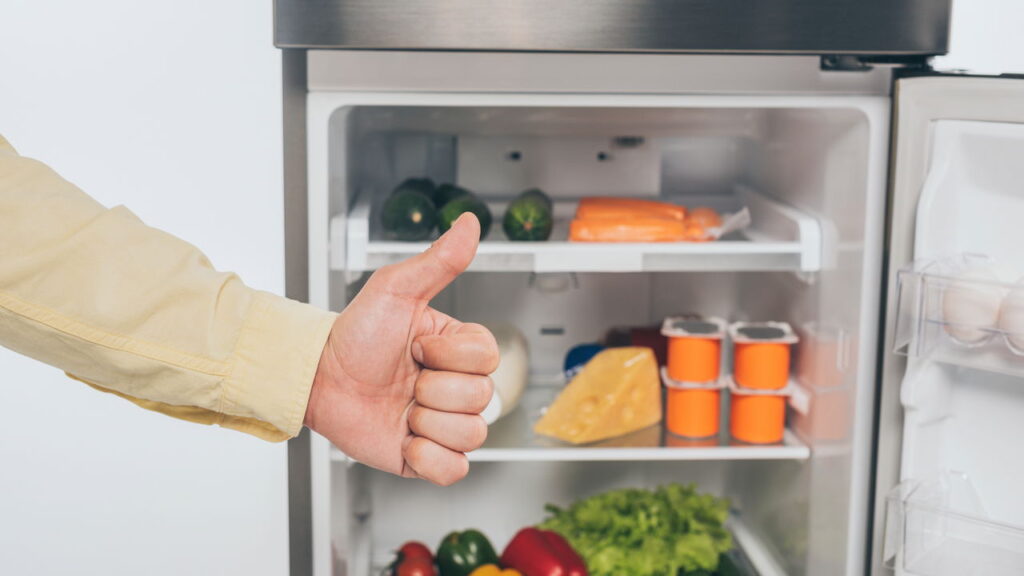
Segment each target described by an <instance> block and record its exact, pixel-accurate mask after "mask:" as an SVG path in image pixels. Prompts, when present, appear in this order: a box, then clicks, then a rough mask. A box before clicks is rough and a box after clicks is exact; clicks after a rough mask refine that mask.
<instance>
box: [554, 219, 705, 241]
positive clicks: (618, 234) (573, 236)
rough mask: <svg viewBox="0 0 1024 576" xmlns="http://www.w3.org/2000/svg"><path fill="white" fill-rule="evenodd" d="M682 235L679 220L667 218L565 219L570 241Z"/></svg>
mask: <svg viewBox="0 0 1024 576" xmlns="http://www.w3.org/2000/svg"><path fill="white" fill-rule="evenodd" d="M685 237H686V227H685V224H683V221H682V220H671V219H668V218H652V217H649V216H642V217H629V218H624V219H618V218H576V219H574V220H573V221H572V222H570V223H569V240H570V241H572V242H680V241H682V240H683V239H685Z"/></svg>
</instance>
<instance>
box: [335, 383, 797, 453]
mask: <svg viewBox="0 0 1024 576" xmlns="http://www.w3.org/2000/svg"><path fill="white" fill-rule="evenodd" d="M560 390H561V389H560V388H556V387H549V386H530V387H528V388H527V389H526V392H525V393H524V394H523V400H522V403H521V404H520V405H519V407H518V408H516V409H515V410H513V411H512V412H511V413H509V414H508V415H507V416H505V417H504V418H502V419H500V420H498V421H497V422H495V423H494V424H491V426H490V429H489V431H488V437H487V442H486V443H485V444H484V446H483V447H482V448H480V449H479V450H476V451H473V452H470V453H469V455H468V456H469V460H470V461H471V462H599V461H609V462H655V461H685V460H703V461H707V460H806V459H808V458H809V457H810V455H811V450H810V448H809V447H808V446H807V445H806V444H805V443H803V442H802V441H801V440H800V439H799V438H798V437H797V436H796V435H795V434H793V433H792V432H791V431H790V430H788V429H787V430H786V432H785V436H784V438H783V440H782V442H781V443H779V444H770V445H754V444H746V443H742V442H738V441H735V440H732V439H731V438H729V436H728V431H727V427H726V426H723V427H722V429H723V432H722V434H720V435H719V436H716V437H713V438H707V439H699V440H691V439H687V438H681V437H677V436H673V435H672V434H669V433H667V432H665V431H664V429H663V427H662V426H661V425H657V426H651V427H649V428H645V429H643V430H640V431H638V432H634V433H632V434H627V435H625V436H620V437H618V438H612V439H610V440H606V441H603V442H598V443H595V444H587V445H583V446H574V445H571V444H568V443H565V442H561V441H558V440H554V439H550V438H545V437H543V436H537V435H535V434H534V433H533V424H534V423H535V422H536V421H537V419H538V418H540V415H541V411H542V410H543V409H544V408H545V407H546V406H548V405H549V404H550V403H551V401H552V400H553V399H554V397H555V396H556V395H557V394H558V392H559V391H560ZM331 458H332V460H334V461H336V462H349V463H350V462H352V460H350V459H349V458H348V456H346V455H345V454H344V453H342V452H341V451H340V450H338V449H336V448H332V452H331Z"/></svg>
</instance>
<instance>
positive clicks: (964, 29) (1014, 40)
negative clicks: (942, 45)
mask: <svg viewBox="0 0 1024 576" xmlns="http://www.w3.org/2000/svg"><path fill="white" fill-rule="evenodd" d="M1022 24H1024V2H1021V0H953V30H952V36H951V37H950V46H949V55H948V56H944V57H942V58H936V59H935V67H936V68H937V69H943V70H948V69H963V70H968V71H970V72H973V73H975V74H1001V73H1003V72H1016V73H1024V34H1021V25H1022Z"/></svg>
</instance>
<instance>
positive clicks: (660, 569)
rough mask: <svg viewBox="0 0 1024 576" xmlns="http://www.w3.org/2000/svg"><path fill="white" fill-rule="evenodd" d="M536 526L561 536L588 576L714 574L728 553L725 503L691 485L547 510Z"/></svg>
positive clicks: (614, 495) (612, 495) (606, 495)
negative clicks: (572, 549)
mask: <svg viewBox="0 0 1024 576" xmlns="http://www.w3.org/2000/svg"><path fill="white" fill-rule="evenodd" d="M546 509H547V511H548V514H549V518H548V519H546V520H545V521H544V522H543V523H541V524H540V528H542V529H544V530H554V531H555V532H558V533H559V534H561V535H562V536H564V537H565V538H566V539H567V540H568V541H569V543H570V544H572V546H573V548H575V549H576V551H577V552H578V553H579V554H580V556H582V557H583V559H584V560H585V561H586V563H587V569H588V572H589V573H590V576H675V575H679V574H687V573H690V572H696V573H708V572H714V571H715V570H717V569H718V561H719V557H720V556H721V555H722V554H723V553H724V552H727V551H728V550H729V549H731V548H732V535H731V534H729V531H728V530H726V529H725V519H726V516H728V513H729V501H728V500H725V499H722V498H716V497H714V496H712V495H710V494H700V493H698V492H697V489H696V487H695V486H693V485H688V486H683V485H681V484H670V485H668V486H662V487H659V488H656V489H655V490H637V489H626V490H613V491H611V492H605V493H604V494H598V495H596V496H592V497H590V498H586V499H584V500H580V501H578V502H576V503H574V504H572V505H571V506H569V507H568V508H559V507H558V506H553V505H550V504H549V505H548V506H547V507H546Z"/></svg>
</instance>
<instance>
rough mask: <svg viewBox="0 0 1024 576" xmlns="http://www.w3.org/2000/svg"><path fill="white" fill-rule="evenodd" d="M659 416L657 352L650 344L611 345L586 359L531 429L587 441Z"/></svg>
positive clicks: (568, 439)
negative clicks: (618, 346) (655, 352)
mask: <svg viewBox="0 0 1024 576" xmlns="http://www.w3.org/2000/svg"><path fill="white" fill-rule="evenodd" d="M660 421H661V385H660V382H659V380H658V363H657V361H656V360H655V359H654V352H653V351H651V349H650V348H639V347H630V348H610V349H608V350H604V351H603V352H601V353H599V354H598V355H597V356H594V357H593V358H592V359H591V360H590V362H587V364H586V366H584V367H583V370H582V371H581V372H580V373H579V374H577V375H576V377H575V378H573V379H572V381H571V382H569V385H568V386H566V387H565V390H562V393H561V394H559V395H558V398H555V401H554V402H552V403H551V406H549V407H548V410H547V412H546V413H545V414H544V416H543V417H541V419H540V420H539V421H538V422H537V424H536V426H534V428H533V431H534V432H536V433H537V434H543V435H544V436H551V437H553V438H558V439H559V440H564V441H566V442H572V443H573V444H584V443H588V442H596V441H598V440H604V439H607V438H613V437H615V436H621V435H623V434H628V433H630V432H635V431H637V430H640V429H643V428H646V427H648V426H651V425H653V424H656V423H658V422H660Z"/></svg>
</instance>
